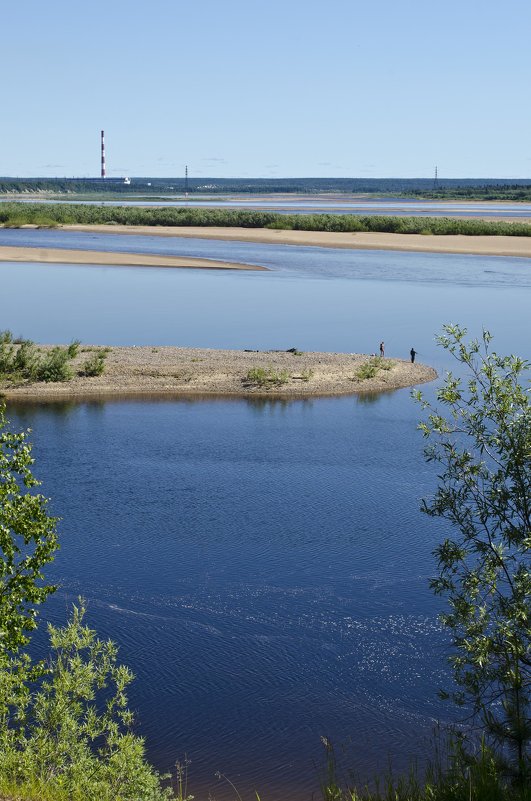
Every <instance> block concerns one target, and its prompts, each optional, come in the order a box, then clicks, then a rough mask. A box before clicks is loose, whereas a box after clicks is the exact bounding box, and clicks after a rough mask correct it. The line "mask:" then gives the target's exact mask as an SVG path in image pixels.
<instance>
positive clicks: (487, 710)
mask: <svg viewBox="0 0 531 801" xmlns="http://www.w3.org/2000/svg"><path fill="white" fill-rule="evenodd" d="M465 336H466V329H462V328H460V327H459V326H450V325H449V326H445V327H444V333H443V334H442V336H439V337H438V338H437V339H438V342H439V344H440V345H442V346H443V347H444V348H445V349H446V350H448V351H449V352H450V353H451V354H452V355H453V356H454V357H455V358H456V359H457V361H458V362H459V364H460V365H462V366H463V367H464V368H466V377H465V378H461V377H460V376H456V375H453V374H452V373H448V374H447V376H446V379H445V382H444V384H443V386H442V388H441V389H440V390H439V392H438V402H439V403H440V404H442V406H444V407H445V408H446V410H447V416H444V414H442V413H441V412H439V411H438V410H437V409H434V408H433V407H432V405H431V404H430V403H428V402H426V401H425V400H424V399H423V397H422V395H421V393H420V392H419V393H416V397H417V399H418V400H419V401H420V402H421V403H422V405H423V408H424V409H427V410H428V412H429V415H428V418H427V420H426V422H423V423H421V424H420V429H421V430H422V432H423V434H424V436H425V437H426V438H429V439H430V440H431V442H430V444H429V445H428V447H427V448H426V450H425V455H426V458H427V460H428V461H430V462H431V461H433V462H436V463H438V464H439V465H440V466H441V473H440V475H439V486H438V489H437V491H436V493H435V496H434V498H433V499H432V500H431V501H424V502H423V511H424V512H426V513H427V514H428V515H430V516H432V517H442V518H444V519H446V520H448V521H449V522H450V523H451V524H452V527H453V531H454V533H453V535H452V536H449V537H448V538H447V539H445V540H444V542H443V543H442V544H441V545H439V546H438V547H437V548H436V550H435V555H436V557H437V562H438V568H439V569H438V575H437V577H436V578H434V579H433V581H432V582H431V586H432V588H433V590H434V591H435V593H437V594H440V595H445V596H446V597H447V599H448V602H449V606H450V610H449V612H447V613H445V614H444V615H443V616H442V621H443V623H444V625H445V626H446V627H447V628H448V629H449V630H450V632H451V635H452V639H453V643H454V646H455V649H456V652H455V653H454V654H453V655H452V656H451V658H450V662H451V664H452V666H453V670H454V679H455V683H456V685H457V690H456V691H455V692H453V693H451V694H446V693H443V695H444V696H446V697H451V698H453V699H454V700H455V701H456V702H457V703H458V704H459V705H468V706H469V708H471V710H472V712H473V714H474V715H475V718H476V720H477V719H479V721H480V722H481V725H482V727H483V731H484V733H485V735H486V736H487V738H488V739H489V740H490V741H491V742H492V743H493V744H496V745H498V746H501V749H500V750H501V754H502V755H503V756H504V758H505V765H506V767H507V768H508V769H509V770H510V771H511V773H512V774H513V775H514V777H515V778H516V779H517V781H518V782H519V783H520V784H521V785H522V784H524V785H525V784H526V781H527V779H528V777H529V773H528V771H529V744H530V740H531V721H530V719H529V710H530V680H531V654H530V636H529V635H530V619H531V616H530V592H531V579H530V573H529V566H530V561H529V548H530V545H531V406H530V403H529V388H528V387H529V370H530V367H531V365H530V364H529V363H528V362H525V361H524V360H523V359H520V358H518V357H516V356H498V355H497V354H496V353H491V352H490V350H489V344H490V342H491V339H492V337H491V335H490V334H489V333H488V332H487V331H485V332H484V333H483V336H482V339H481V340H480V341H477V340H474V341H472V342H471V343H469V344H467V343H466V342H465Z"/></svg>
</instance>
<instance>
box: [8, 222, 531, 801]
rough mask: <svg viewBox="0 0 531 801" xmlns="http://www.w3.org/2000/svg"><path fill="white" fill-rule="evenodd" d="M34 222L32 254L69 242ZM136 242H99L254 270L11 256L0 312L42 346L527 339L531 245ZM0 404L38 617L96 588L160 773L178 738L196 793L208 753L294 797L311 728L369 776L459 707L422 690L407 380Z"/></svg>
mask: <svg viewBox="0 0 531 801" xmlns="http://www.w3.org/2000/svg"><path fill="white" fill-rule="evenodd" d="M36 233H39V235H40V236H42V237H43V238H42V239H41V240H39V243H40V242H42V243H44V244H43V246H46V243H47V242H48V243H50V244H51V242H52V241H53V246H63V247H75V246H78V247H80V246H85V242H86V241H87V240H83V239H79V238H78V239H76V240H74V241H76V242H77V243H78V244H77V245H74V244H72V241H73V240H72V237H71V235H68V236H67V235H65V234H64V233H63V232H36ZM6 234H7V238H8V239H9V237H12V235H13V234H14V235H17V236H15V237H12V238H11V240H10V241H11V243H13V244H15V242H16V243H18V244H23V243H25V242H26V240H25V237H27V234H26V233H25V232H1V233H0V241H2V242H4V241H5V239H4V237H5V235H6ZM13 239H15V241H13ZM132 239H136V238H133V237H120V238H118V237H117V238H116V239H115V237H104V241H105V243H108V244H109V245H112V246H113V247H116V249H118V250H121V249H123V247H124V244H126V243H127V242H129V243H130V246H131V247H132V249H136V248H137V245H143V246H144V247H146V248H150V247H153V246H155V247H157V248H158V247H162V246H163V247H164V248H166V250H165V251H164V252H169V251H168V250H167V249H168V248H171V249H172V250H171V251H170V252H183V253H189V254H192V253H193V254H197V255H206V256H207V257H209V256H210V257H212V258H216V257H217V258H231V259H235V260H238V259H241V260H243V261H246V260H251V261H255V262H256V263H261V264H265V265H266V266H269V267H270V268H271V272H269V273H255V274H250V273H249V274H245V273H238V274H227V273H219V272H200V271H172V270H153V269H130V268H101V267H75V268H74V267H69V266H46V265H24V264H21V265H18V264H17V265H8V264H3V265H0V285H1V286H2V287H4V288H5V299H2V306H1V314H2V319H1V320H0V327H2V328H4V327H9V328H12V329H14V330H15V331H16V332H17V333H18V332H19V331H20V332H23V333H24V334H25V335H28V336H31V337H33V338H35V339H36V340H39V341H48V342H50V341H65V340H70V339H71V338H73V337H79V338H81V339H83V340H84V341H90V342H95V343H106V344H109V343H110V344H141V343H142V344H145V343H153V344H182V345H202V346H217V347H257V348H264V347H291V346H292V345H296V346H297V347H299V348H301V349H324V350H338V351H347V352H351V351H369V352H370V351H374V350H376V348H377V345H378V342H379V341H380V340H381V339H382V338H383V339H385V341H386V343H387V351H388V353H389V355H391V356H393V355H398V356H403V355H405V354H407V352H408V350H409V348H410V347H411V345H414V346H415V348H416V349H417V350H418V351H419V352H420V353H421V354H422V358H421V360H422V361H426V362H429V363H432V364H435V365H436V366H437V367H438V369H439V370H444V369H445V368H446V367H447V366H449V362H448V361H447V359H446V358H445V356H444V354H441V353H439V352H438V350H437V349H436V348H435V345H434V343H433V333H434V332H435V331H437V330H439V329H440V326H441V324H442V323H443V322H446V321H448V320H459V321H460V322H462V323H463V324H466V325H468V326H469V328H470V329H472V330H473V331H474V332H478V331H479V330H480V329H481V326H483V325H487V326H489V327H490V328H491V329H492V331H493V332H494V333H495V334H496V345H497V347H498V349H499V351H500V352H502V351H506V350H509V351H510V350H517V351H518V352H519V353H520V354H521V355H523V356H528V355H529V353H530V350H531V349H530V345H531V342H530V334H529V323H528V309H529V301H530V296H531V292H530V289H531V262H529V261H527V260H523V259H502V258H490V259H488V258H475V257H460V256H456V257H454V256H429V255H428V256H426V255H420V254H394V253H389V252H386V253H377V252H376V253H369V252H360V253H349V252H347V251H331V250H325V249H318V250H314V249H308V248H295V247H269V246H261V245H253V246H249V245H242V246H239V245H238V243H216V242H201V241H200V240H195V241H191V240H186V241H181V242H168V240H165V239H164V240H160V242H156V243H153V242H152V241H151V240H147V241H146V238H142V239H143V241H142V242H138V241H137V242H133V243H132V242H131V240H132ZM111 240H112V242H111ZM32 241H35V240H32ZM80 241H82V242H83V245H80V244H79V242H80ZM90 243H92V246H93V247H95V248H97V249H99V248H101V247H102V243H101V241H100V240H99V239H98V240H96V241H94V240H93V239H92V238H90V241H89V244H90ZM161 252H162V251H161ZM14 298H16V299H17V303H16V304H15V303H13V302H12V301H13V299H14ZM434 386H435V385H429V386H428V387H426V391H427V392H428V393H429V394H432V393H433V391H434ZM9 414H10V418H11V420H12V422H13V424H14V425H15V426H17V427H21V426H22V427H27V426H31V428H32V429H33V434H32V438H33V441H34V443H35V456H36V459H37V472H38V475H39V476H40V477H41V478H42V479H43V480H44V491H45V493H46V494H47V495H49V496H51V497H52V499H53V501H52V509H53V512H54V513H55V514H57V515H59V516H60V517H61V518H62V522H61V534H62V550H61V553H60V556H59V557H58V559H57V561H56V563H55V564H54V565H53V570H52V573H53V576H54V579H56V580H57V581H59V582H60V585H61V590H60V592H59V593H58V594H57V595H56V596H55V597H54V598H53V599H52V600H51V601H50V603H49V604H48V606H47V609H46V617H47V619H51V620H53V621H54V622H59V621H63V620H64V618H65V614H66V610H67V609H68V607H69V605H70V604H71V602H72V600H73V599H75V598H76V597H77V596H78V595H79V594H80V593H82V594H83V595H84V596H85V597H86V598H87V599H88V602H89V619H90V622H91V623H92V624H93V625H94V626H95V627H96V628H97V629H98V631H99V632H100V633H101V634H102V635H105V636H110V637H112V638H113V639H115V640H117V641H118V642H119V644H120V648H121V656H122V658H123V659H124V661H126V662H127V663H128V664H129V665H131V667H132V668H133V670H134V672H135V673H136V674H137V677H138V678H137V681H136V682H135V684H134V685H133V689H132V693H131V698H132V704H133V707H134V708H135V710H136V712H137V719H138V726H139V731H140V732H141V733H142V734H143V735H145V736H146V737H147V738H148V743H149V750H150V756H151V757H152V759H153V760H154V761H155V762H156V764H157V765H158V766H159V767H160V768H161V769H167V768H171V766H172V764H173V762H174V761H175V760H176V759H177V758H179V757H182V756H183V754H184V753H185V752H186V753H187V754H188V755H189V756H190V758H191V759H192V765H191V768H190V772H191V782H192V792H194V793H195V795H196V797H206V796H207V793H208V792H211V793H212V795H214V796H216V797H217V798H225V797H230V793H229V794H228V795H227V794H226V793H225V791H224V790H223V787H222V786H221V785H220V784H219V782H218V781H217V780H216V779H215V777H214V772H215V771H217V770H220V771H221V772H223V773H225V774H226V775H227V776H228V777H229V778H230V779H231V780H232V781H233V782H234V783H235V784H236V785H237V786H238V789H239V790H240V792H241V793H242V794H243V795H244V796H245V795H247V796H248V797H250V794H251V793H252V791H253V788H256V789H257V790H258V791H259V792H260V795H261V797H262V798H267V799H272V800H273V801H276V800H277V799H278V800H279V801H280V799H285V798H286V797H288V796H289V797H290V798H293V799H303V798H310V796H311V793H312V792H313V791H315V790H316V788H317V786H318V781H317V774H316V768H315V765H316V763H319V762H320V758H321V746H320V743H319V737H320V736H321V735H326V736H328V737H330V738H331V739H332V740H333V741H334V742H336V743H337V744H338V746H339V745H344V746H345V753H346V756H345V761H346V762H347V763H348V764H349V766H350V767H352V768H353V769H355V770H356V771H358V773H359V774H360V776H361V777H362V778H363V779H366V778H369V777H370V776H371V775H373V774H374V773H375V772H377V771H378V770H385V768H386V767H387V762H388V758H389V757H390V758H391V759H392V760H393V764H394V765H395V766H396V767H397V768H403V767H405V766H407V764H408V760H409V758H410V757H411V755H413V754H414V755H418V754H419V753H421V752H422V751H423V750H425V746H426V742H425V740H426V738H428V737H429V734H430V731H431V729H432V726H433V724H434V722H435V721H436V720H441V721H443V722H446V721H448V720H450V719H451V715H452V712H451V709H450V708H448V707H446V706H445V705H443V704H442V703H441V702H439V701H438V700H437V697H436V692H437V688H438V687H439V686H440V685H441V684H444V682H445V680H446V668H445V662H444V657H445V654H446V652H447V643H446V639H445V636H444V633H443V632H442V631H441V630H440V627H439V625H438V623H437V611H438V603H439V602H438V601H436V600H435V599H434V598H433V597H432V596H431V594H430V592H429V590H428V589H427V582H428V578H429V576H430V575H431V573H432V572H433V561H432V557H431V551H432V550H433V547H434V545H435V544H436V543H437V542H438V541H439V540H440V539H441V537H442V536H443V533H444V530H443V527H442V525H441V524H440V523H438V522H436V521H431V520H428V519H427V518H426V519H425V518H424V517H423V516H422V515H421V514H420V512H419V511H418V506H419V501H420V498H421V497H422V496H423V495H426V494H429V493H430V492H431V491H432V490H433V488H434V480H435V477H434V470H433V469H432V468H431V467H430V466H427V465H425V464H424V462H423V460H422V455H421V448H422V443H421V440H420V436H419V434H418V433H417V432H416V430H415V423H416V420H417V418H418V416H419V410H418V408H416V407H415V405H414V404H413V403H412V401H411V400H410V398H409V392H408V391H407V390H405V391H399V392H396V393H392V394H388V395H383V396H379V397H371V396H369V397H359V398H355V397H351V398H336V399H320V400H306V401H296V402H275V401H272V400H270V401H268V400H267V399H266V400H265V401H263V400H254V401H250V400H230V401H229V400H225V401H219V400H212V399H210V400H208V399H207V400H196V401H192V400H190V399H166V400H156V399H145V400H142V401H136V402H133V401H125V400H118V401H115V402H101V403H100V402H91V403H82V404H69V403H64V404H52V405H41V406H39V405H31V404H26V405H16V406H15V405H13V406H11V407H10V409H9ZM39 644H40V646H41V647H42V640H41V641H40V643H39Z"/></svg>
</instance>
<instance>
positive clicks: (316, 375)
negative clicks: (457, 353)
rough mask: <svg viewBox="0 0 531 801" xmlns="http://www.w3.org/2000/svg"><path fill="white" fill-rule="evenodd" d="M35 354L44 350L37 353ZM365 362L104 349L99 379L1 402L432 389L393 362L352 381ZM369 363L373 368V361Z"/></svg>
mask: <svg viewBox="0 0 531 801" xmlns="http://www.w3.org/2000/svg"><path fill="white" fill-rule="evenodd" d="M39 347H40V348H41V350H43V351H46V350H48V349H50V347H51V346H50V345H48V346H44V345H43V346H39ZM95 350H98V348H95V347H94V346H86V345H84V346H81V348H80V352H79V354H78V355H77V356H76V358H75V359H74V360H73V361H72V362H71V365H72V368H73V369H74V371H75V372H76V373H77V371H78V370H79V369H80V368H81V366H82V364H83V363H84V362H85V361H86V360H87V358H89V357H90V356H91V355H92V353H93V352H94V351H95ZM370 358H371V357H368V356H363V355H360V354H348V353H300V354H297V353H293V352H290V351H236V350H211V349H204V348H177V347H144V346H142V347H116V348H112V349H110V351H109V353H108V355H107V357H106V359H105V371H104V373H103V374H102V375H101V376H97V377H93V378H87V377H81V376H77V375H76V377H75V378H73V379H72V380H71V381H67V382H61V383H43V382H39V383H22V384H19V385H16V386H14V385H10V383H9V382H8V381H4V382H0V395H3V396H4V397H5V398H6V399H8V400H10V401H11V400H17V399H19V400H38V401H40V400H61V399H68V398H90V397H93V398H94V397H105V396H107V397H109V396H119V395H122V396H126V395H174V396H179V395H185V394H186V395H225V396H226V395H233V396H240V397H241V396H249V395H252V396H268V397H270V396H282V397H289V398H303V397H309V396H314V397H315V396H326V395H350V394H356V393H365V392H382V391H385V390H391V389H399V388H401V387H409V386H413V385H415V384H422V383H425V382H427V381H432V380H433V379H434V378H436V377H437V373H436V372H435V370H433V369H432V368H431V367H427V366H426V365H422V364H411V363H410V362H409V361H404V360H401V359H389V360H387V359H386V360H384V362H385V363H388V364H389V363H390V365H391V366H390V369H389V370H384V369H378V371H377V373H376V375H375V376H374V377H373V378H367V379H363V378H360V377H359V376H358V375H357V372H358V370H359V368H360V367H361V365H363V364H364V363H366V362H367V361H368V360H369V359H370ZM374 361H376V362H377V361H378V359H375V360H374ZM255 368H262V369H263V370H264V371H266V374H267V375H269V376H276V377H282V378H283V380H284V383H280V384H277V383H275V382H274V381H271V382H270V383H268V384H267V386H260V384H259V383H258V382H257V381H256V380H253V379H252V378H250V377H249V372H250V371H252V370H253V369H255Z"/></svg>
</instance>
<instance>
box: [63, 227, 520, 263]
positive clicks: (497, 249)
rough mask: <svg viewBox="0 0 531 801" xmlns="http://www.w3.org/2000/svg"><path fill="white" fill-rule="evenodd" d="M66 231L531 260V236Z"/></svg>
mask: <svg viewBox="0 0 531 801" xmlns="http://www.w3.org/2000/svg"><path fill="white" fill-rule="evenodd" d="M64 230H69V231H92V232H93V233H106V234H136V235H138V234H141V235H142V236H170V237H175V238H186V237H193V238H198V239H221V240H226V241H240V242H263V243H267V244H277V245H278V244H281V245H305V246H311V247H324V248H350V249H352V250H406V251H417V252H426V253H464V254H470V255H472V254H476V255H481V256H519V257H523V258H531V237H526V236H463V235H450V236H434V235H432V234H428V235H426V236H424V235H423V234H389V233H378V232H367V233H366V232H356V233H342V232H337V233H336V232H331V231H281V230H270V229H268V228H221V227H204V228H202V227H200V226H191V227H182V228H181V227H169V226H168V227H166V226H149V225H135V226H133V225H113V226H112V227H110V226H108V225H65V226H64Z"/></svg>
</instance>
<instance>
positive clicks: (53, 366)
mask: <svg viewBox="0 0 531 801" xmlns="http://www.w3.org/2000/svg"><path fill="white" fill-rule="evenodd" d="M69 360H70V356H69V355H68V348H59V347H57V348H52V350H51V351H49V352H48V353H47V354H46V355H45V356H44V358H43V359H42V361H40V362H39V363H38V364H37V365H36V368H35V372H34V377H35V379H36V380H37V381H46V382H47V383H49V382H55V381H70V379H71V378H72V377H73V375H74V373H73V372H72V368H71V367H70V365H69V364H68V362H69Z"/></svg>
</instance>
